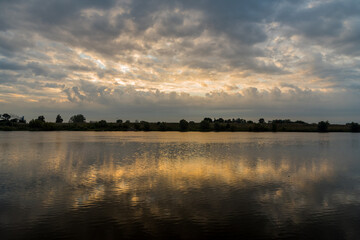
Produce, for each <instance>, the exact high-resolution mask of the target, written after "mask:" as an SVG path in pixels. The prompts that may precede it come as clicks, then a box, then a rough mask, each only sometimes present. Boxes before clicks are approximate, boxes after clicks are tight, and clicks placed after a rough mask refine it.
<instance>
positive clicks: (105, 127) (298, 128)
mask: <svg viewBox="0 0 360 240" xmlns="http://www.w3.org/2000/svg"><path fill="white" fill-rule="evenodd" d="M319 124H320V123H318V124H308V123H217V122H215V123H214V122H211V123H204V122H200V123H194V122H190V123H187V125H186V126H182V125H181V124H180V123H165V122H157V123H150V122H144V121H141V122H139V123H138V122H126V123H107V122H105V121H103V122H101V121H100V122H91V123H51V122H43V123H38V124H37V125H34V124H30V123H9V124H0V131H113V132H128V131H134V132H138V131H144V132H154V131H155V132H359V127H358V125H357V124H353V123H352V124H353V125H352V124H328V123H327V125H325V126H324V128H323V129H321V128H319Z"/></svg>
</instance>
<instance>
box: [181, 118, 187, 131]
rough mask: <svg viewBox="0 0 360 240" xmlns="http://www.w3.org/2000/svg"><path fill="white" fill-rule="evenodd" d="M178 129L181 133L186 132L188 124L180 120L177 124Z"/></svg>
mask: <svg viewBox="0 0 360 240" xmlns="http://www.w3.org/2000/svg"><path fill="white" fill-rule="evenodd" d="M179 127H180V130H181V131H187V130H188V129H189V123H188V121H186V120H185V119H181V120H180V122H179Z"/></svg>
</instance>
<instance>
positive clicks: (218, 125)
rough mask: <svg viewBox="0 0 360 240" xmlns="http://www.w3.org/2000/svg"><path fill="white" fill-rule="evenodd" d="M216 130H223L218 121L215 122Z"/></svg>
mask: <svg viewBox="0 0 360 240" xmlns="http://www.w3.org/2000/svg"><path fill="white" fill-rule="evenodd" d="M214 130H215V131H220V130H221V125H220V123H219V122H218V121H215V124H214Z"/></svg>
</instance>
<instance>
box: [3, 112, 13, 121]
mask: <svg viewBox="0 0 360 240" xmlns="http://www.w3.org/2000/svg"><path fill="white" fill-rule="evenodd" d="M2 118H3V119H5V120H6V121H9V119H10V118H11V116H10V115H9V114H7V113H4V114H3V115H2Z"/></svg>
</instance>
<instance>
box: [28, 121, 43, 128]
mask: <svg viewBox="0 0 360 240" xmlns="http://www.w3.org/2000/svg"><path fill="white" fill-rule="evenodd" d="M44 124H45V121H42V120H40V119H32V120H31V121H30V122H29V127H30V128H42V127H43V125H44Z"/></svg>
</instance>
